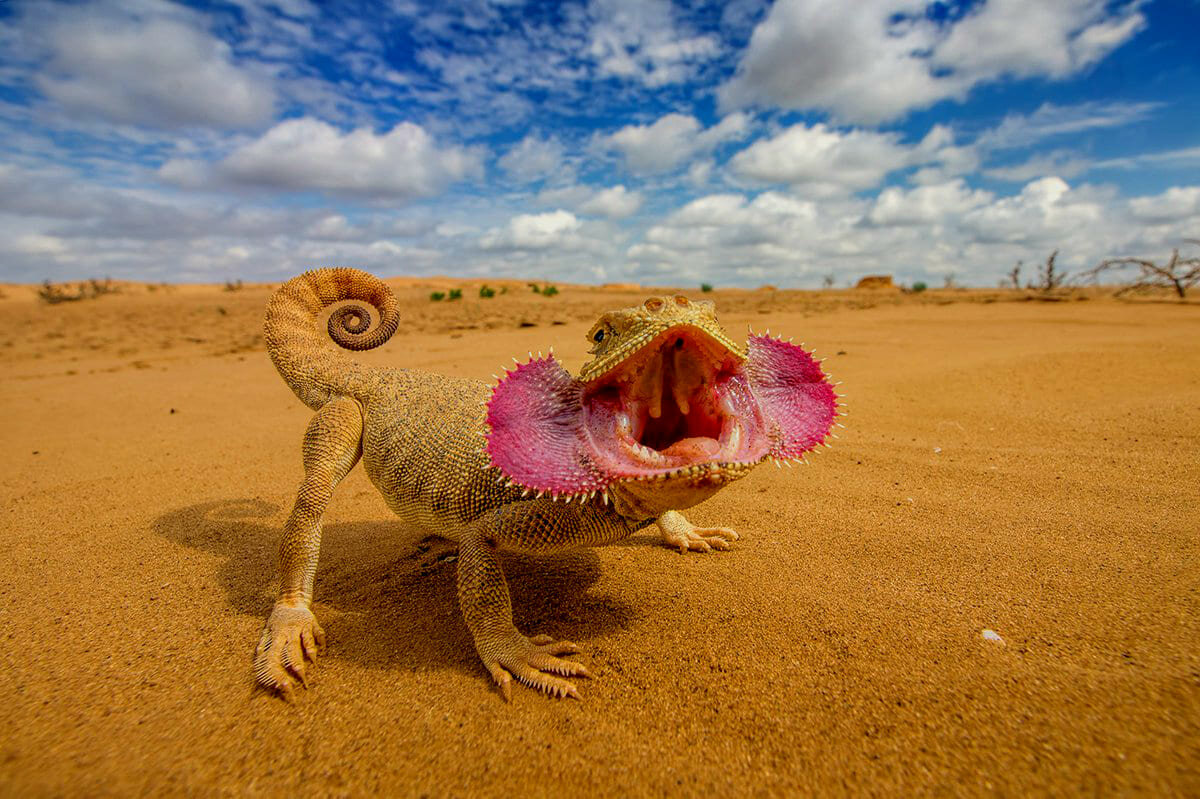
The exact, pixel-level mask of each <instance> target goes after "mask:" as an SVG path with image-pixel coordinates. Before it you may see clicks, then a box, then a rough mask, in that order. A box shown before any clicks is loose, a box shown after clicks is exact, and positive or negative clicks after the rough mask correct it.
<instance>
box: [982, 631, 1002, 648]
mask: <svg viewBox="0 0 1200 799" xmlns="http://www.w3.org/2000/svg"><path fill="white" fill-rule="evenodd" d="M979 637H980V638H982V639H983V640H985V641H991V642H992V643H994V644H1000V646H1004V639H1003V638H1001V637H1000V633H998V632H996V631H995V630H984V631H983V632H982V633H980V636H979Z"/></svg>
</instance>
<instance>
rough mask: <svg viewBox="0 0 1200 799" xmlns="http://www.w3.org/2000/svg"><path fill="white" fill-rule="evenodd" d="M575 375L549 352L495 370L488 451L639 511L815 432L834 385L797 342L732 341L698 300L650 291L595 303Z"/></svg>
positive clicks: (693, 495) (680, 498) (696, 496)
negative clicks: (605, 308)
mask: <svg viewBox="0 0 1200 799" xmlns="http://www.w3.org/2000/svg"><path fill="white" fill-rule="evenodd" d="M588 338H589V339H590V340H591V341H592V342H593V344H594V346H593V348H592V354H593V355H594V356H595V357H593V358H592V360H590V361H588V362H587V363H586V364H584V366H583V368H582V369H581V370H580V372H579V376H578V377H577V378H573V377H571V375H570V374H568V373H567V371H566V369H564V368H563V367H562V366H561V365H560V364H559V363H558V361H556V360H555V359H554V356H553V355H550V356H548V357H545V358H541V357H538V358H530V360H529V361H528V362H527V363H523V364H519V365H518V366H517V367H516V368H515V369H514V370H512V371H510V372H509V373H508V374H506V375H505V376H504V378H503V379H501V380H500V382H499V384H497V385H496V387H495V389H493V391H492V396H491V399H490V400H489V401H488V404H487V423H488V426H489V428H490V429H489V432H488V436H487V453H488V455H489V456H490V457H491V464H492V466H494V467H496V468H498V469H500V471H501V472H502V473H503V475H504V476H505V477H506V478H507V479H508V480H509V481H511V482H512V483H514V484H516V485H519V486H522V487H524V488H528V489H531V490H534V491H538V492H547V493H551V494H554V495H557V496H562V495H566V496H568V497H573V496H581V495H590V494H592V493H593V492H597V491H599V492H607V494H608V495H609V496H611V497H613V499H614V500H617V501H618V502H619V503H620V504H621V505H623V506H625V508H630V509H632V510H633V511H634V512H636V513H639V514H643V515H645V516H651V515H656V514H658V513H661V512H663V511H665V510H668V509H673V508H674V509H679V508H685V507H689V506H690V505H694V504H696V503H697V502H700V501H701V500H703V499H705V498H706V497H708V496H710V495H711V494H712V493H713V492H714V491H716V490H717V489H719V488H721V487H722V486H724V485H726V484H728V483H730V482H732V481H734V480H737V479H738V478H740V477H743V476H744V475H746V474H747V473H748V472H749V471H750V469H751V468H752V467H753V466H755V465H756V464H758V463H760V462H762V461H763V460H766V459H768V458H773V459H778V460H791V459H795V458H799V457H800V456H801V455H803V454H804V453H805V452H806V451H808V450H810V449H812V448H814V447H816V446H818V445H820V444H821V443H823V442H824V440H825V436H826V435H827V434H828V433H829V430H830V427H831V426H832V424H833V421H834V417H835V416H836V415H837V409H836V400H837V396H836V395H835V393H834V390H833V386H832V384H831V383H830V382H829V379H828V378H827V376H826V375H825V374H824V373H823V372H822V371H821V368H820V366H819V365H818V364H817V362H816V361H815V360H814V359H813V358H812V356H811V355H810V354H809V353H807V352H805V351H804V350H803V349H801V348H800V347H797V346H795V345H793V344H790V343H788V342H784V341H781V340H779V339H775V338H771V337H770V336H751V337H750V339H749V341H748V342H747V343H746V344H745V345H743V344H739V343H737V342H735V341H733V340H732V339H730V338H729V336H728V335H727V334H726V333H725V331H724V330H723V329H722V328H721V326H720V324H718V322H717V319H716V315H715V313H714V310H713V304H712V303H711V302H707V301H704V302H693V301H690V300H688V299H687V298H686V297H682V296H675V297H652V298H650V299H648V300H646V302H645V303H644V304H642V305H640V306H637V307H634V308H627V309H625V310H622V311H614V312H611V313H607V314H604V315H603V316H601V317H600V319H599V321H598V322H597V323H596V325H595V326H594V327H593V328H592V330H591V332H589V333H588Z"/></svg>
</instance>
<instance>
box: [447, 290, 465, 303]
mask: <svg viewBox="0 0 1200 799" xmlns="http://www.w3.org/2000/svg"><path fill="white" fill-rule="evenodd" d="M447 299H449V300H461V299H462V289H450V296H449V297H447Z"/></svg>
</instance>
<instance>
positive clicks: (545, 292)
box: [542, 286, 558, 297]
mask: <svg viewBox="0 0 1200 799" xmlns="http://www.w3.org/2000/svg"><path fill="white" fill-rule="evenodd" d="M557 293H558V288H557V287H555V286H546V287H545V288H544V289H542V296H543V297H553V296H554V295H555V294H557Z"/></svg>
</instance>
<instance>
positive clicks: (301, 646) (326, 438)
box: [254, 397, 363, 699]
mask: <svg viewBox="0 0 1200 799" xmlns="http://www.w3.org/2000/svg"><path fill="white" fill-rule="evenodd" d="M362 428H363V421H362V409H361V408H360V407H359V404H358V403H357V402H355V401H354V400H352V399H349V398H347V397H339V398H337V399H334V400H331V401H330V402H328V403H326V404H325V405H324V406H323V407H322V408H321V410H319V411H317V415H316V416H314V417H313V419H312V421H311V422H310V423H309V425H308V430H307V432H306V433H305V434H304V482H302V483H301V484H300V492H299V494H298V495H297V496H296V505H295V507H294V508H292V514H291V516H289V517H288V520H287V523H286V524H284V527H283V544H282V545H281V546H280V552H279V561H280V564H279V582H280V585H279V599H277V600H276V602H275V607H274V608H273V609H272V610H271V615H270V616H269V617H268V618H267V623H266V625H265V626H264V627H263V631H262V637H261V638H260V639H259V642H258V649H257V650H256V651H255V653H254V676H255V679H256V680H257V681H258V684H259V685H261V686H263V687H264V688H267V689H272V690H276V691H278V692H279V693H280V694H282V695H283V697H284V698H288V699H290V698H291V695H292V689H293V687H294V685H293V679H298V680H299V681H300V683H301V684H304V685H307V682H306V678H305V673H304V670H305V664H304V661H305V658H307V659H309V660H312V661H315V660H316V659H317V650H318V649H319V648H320V647H322V646H324V644H325V632H324V631H323V630H322V629H321V626H320V625H319V624H317V620H316V617H315V616H313V612H312V607H311V606H312V596H313V580H314V578H315V576H316V573H317V557H318V556H319V555H320V551H321V516H322V515H323V514H324V513H325V508H326V506H327V505H328V504H329V500H330V498H331V497H332V496H333V489H334V487H336V486H337V484H338V483H340V482H341V481H342V478H343V477H345V476H346V475H347V474H349V472H350V470H351V469H353V468H354V464H356V463H358V460H359V458H360V457H361V456H362Z"/></svg>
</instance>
